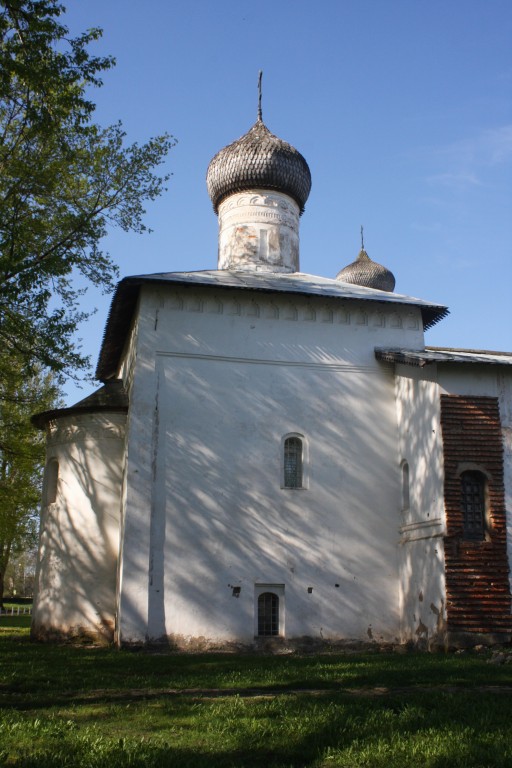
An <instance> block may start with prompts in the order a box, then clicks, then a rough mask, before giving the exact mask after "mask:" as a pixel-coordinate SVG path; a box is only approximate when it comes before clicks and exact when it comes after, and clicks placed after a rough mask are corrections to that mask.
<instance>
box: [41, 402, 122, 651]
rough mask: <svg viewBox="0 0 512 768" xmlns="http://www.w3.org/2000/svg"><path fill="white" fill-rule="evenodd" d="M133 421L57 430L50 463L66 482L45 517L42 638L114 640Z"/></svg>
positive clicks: (93, 417)
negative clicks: (127, 439)
mask: <svg viewBox="0 0 512 768" xmlns="http://www.w3.org/2000/svg"><path fill="white" fill-rule="evenodd" d="M125 419H126V417H125V415H124V414H118V413H111V414H82V415H74V416H66V417H62V418H60V419H57V420H56V421H55V422H53V423H52V424H51V427H50V433H49V435H48V440H47V461H48V462H50V461H57V462H58V482H57V494H56V498H55V501H54V502H53V503H51V504H45V499H44V498H43V508H42V512H41V528H40V549H39V559H38V564H37V574H36V594H35V599H34V608H33V618H32V631H33V634H34V636H36V637H40V638H45V637H51V636H52V634H64V635H66V634H72V635H73V634H84V633H85V634H87V635H92V636H102V637H104V638H106V639H109V640H111V639H112V637H113V632H114V621H115V594H116V569H117V557H118V550H119V515H120V490H121V478H122V472H123V455H124V453H123V451H124V429H125Z"/></svg>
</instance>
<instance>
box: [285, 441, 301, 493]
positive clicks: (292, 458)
mask: <svg viewBox="0 0 512 768" xmlns="http://www.w3.org/2000/svg"><path fill="white" fill-rule="evenodd" d="M283 466H284V482H283V485H284V487H285V488H302V440H301V439H300V437H287V438H286V440H285V441H284V464H283Z"/></svg>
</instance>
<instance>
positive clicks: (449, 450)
mask: <svg viewBox="0 0 512 768" xmlns="http://www.w3.org/2000/svg"><path fill="white" fill-rule="evenodd" d="M441 428H442V434H443V449H444V475H445V479H444V504H445V510H446V536H445V539H444V546H445V577H446V612H447V628H448V630H449V631H454V632H482V633H500V632H503V633H509V632H511V631H512V617H511V597H510V584H509V564H508V557H507V542H506V511H505V488H504V480H503V439H502V432H501V422H500V413H499V404H498V400H497V398H495V397H467V396H460V395H442V396H441ZM464 464H466V465H467V464H473V465H476V466H477V467H478V468H479V469H480V470H481V471H482V472H484V474H486V475H487V477H488V482H487V486H488V487H487V490H488V504H489V525H488V531H487V535H486V537H485V540H483V541H465V540H464V538H463V518H462V511H461V481H460V470H461V465H464Z"/></svg>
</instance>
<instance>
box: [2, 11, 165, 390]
mask: <svg viewBox="0 0 512 768" xmlns="http://www.w3.org/2000/svg"><path fill="white" fill-rule="evenodd" d="M64 11H65V9H64V7H63V6H61V5H60V4H58V3H57V2H56V1H55V0H0V345H1V351H0V380H1V379H2V378H3V376H4V375H5V373H6V371H8V368H9V361H8V358H9V355H10V354H11V353H12V354H16V356H19V357H20V358H21V359H22V360H23V361H24V364H25V368H26V370H31V371H34V366H37V365H38V364H42V365H43V366H45V367H47V368H49V369H51V370H53V371H54V372H55V373H56V374H57V375H59V374H61V373H62V372H64V371H67V372H69V371H70V370H73V369H76V368H83V367H84V366H85V365H86V362H87V361H86V360H85V359H84V357H83V356H82V355H81V353H80V351H79V350H77V349H76V348H75V346H74V341H73V334H74V332H75V330H76V327H77V324H78V323H79V322H80V321H81V320H83V319H84V317H85V316H86V315H87V312H84V310H83V309H81V308H80V300H81V298H82V292H83V291H82V290H79V289H77V287H76V285H77V279H76V278H77V277H79V276H81V277H83V278H85V279H86V282H88V283H89V284H93V285H95V286H101V287H103V288H104V289H105V290H109V289H110V288H111V286H112V281H113V278H114V277H115V276H116V267H115V265H114V263H113V262H112V260H111V258H110V256H109V255H108V254H107V253H105V252H103V251H102V249H101V247H100V246H101V240H102V238H103V237H104V235H105V234H106V232H107V230H108V228H109V227H111V226H119V227H121V228H122V229H123V230H126V231H130V230H131V231H135V232H143V231H144V230H145V229H146V227H145V224H144V221H143V217H144V213H145V210H144V205H145V203H146V201H148V200H154V199H155V198H156V197H157V196H158V195H160V194H161V192H162V190H163V188H164V184H165V181H166V179H167V177H166V176H163V177H162V176H161V175H159V174H158V173H157V172H156V170H155V169H157V167H158V166H159V165H160V164H161V163H162V162H163V160H164V158H165V156H166V154H167V152H168V150H169V149H170V147H171V146H172V143H173V142H172V139H171V138H170V137H169V136H167V135H163V136H158V137H156V138H152V139H150V140H149V141H147V143H145V144H142V145H138V144H131V145H126V143H125V134H124V132H123V129H122V126H121V124H120V123H118V124H115V125H112V126H108V127H101V126H99V125H97V124H96V123H95V122H94V120H93V118H94V109H95V107H94V104H93V103H92V101H91V100H90V99H89V98H88V94H89V93H91V90H93V89H94V88H97V87H100V86H101V85H102V81H101V74H102V73H103V72H105V71H106V70H108V69H109V68H110V67H112V66H113V65H114V61H113V59H112V58H111V57H97V56H93V55H91V53H90V52H89V50H88V48H89V46H90V44H91V43H93V42H94V41H95V40H97V39H98V38H99V37H100V35H101V31H100V30H98V29H91V30H88V31H87V32H85V33H83V34H81V35H80V36H78V37H75V38H69V37H68V30H67V28H66V27H65V26H64V24H63V23H62V22H61V17H62V15H63V13H64ZM82 303H83V300H82Z"/></svg>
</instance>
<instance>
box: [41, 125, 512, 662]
mask: <svg viewBox="0 0 512 768" xmlns="http://www.w3.org/2000/svg"><path fill="white" fill-rule="evenodd" d="M207 185H208V191H209V194H210V197H211V199H212V202H213V206H214V209H215V211H216V213H217V215H218V219H219V245H218V269H217V270H212V271H199V272H170V273H162V274H149V275H138V276H135V277H128V278H125V279H123V280H121V282H120V283H119V285H118V287H117V290H116V293H115V295H114V298H113V301H112V305H111V309H110V314H109V317H108V320H107V325H106V330H105V335H104V340H103V345H102V348H101V352H100V356H99V363H98V368H97V378H98V380H99V381H100V382H101V383H102V386H101V387H100V388H99V389H98V390H97V392H96V393H94V394H93V395H91V396H90V397H87V398H85V399H84V400H82V401H81V402H79V403H77V404H76V405H75V406H72V407H69V408H63V409H59V410H54V411H49V412H46V413H41V414H38V415H36V416H35V417H34V418H33V421H34V423H35V424H36V425H37V426H38V427H39V428H41V429H44V430H46V435H47V467H46V473H45V482H44V491H43V506H42V513H41V533H40V547H39V558H38V566H37V585H36V595H35V603H34V610H33V624H32V634H33V637H34V638H37V639H52V638H58V637H65V636H75V635H86V636H92V637H97V638H100V637H102V638H105V639H107V640H109V641H114V642H116V643H117V644H132V643H153V642H166V643H168V644H170V645H171V646H172V647H177V648H184V649H186V648H191V649H192V648H225V647H230V646H231V647H235V648H236V647H240V648H242V647H258V646H261V645H262V646H263V647H265V645H271V646H272V645H275V646H276V647H280V646H282V647H287V646H290V647H293V646H294V645H295V646H296V647H300V644H301V643H303V642H319V643H321V642H330V643H336V642H340V643H341V642H345V641H354V640H357V641H366V642H375V643H380V642H386V643H388V642H389V643H405V642H408V641H412V642H414V643H418V644H420V645H421V646H422V647H429V646H431V645H433V644H438V645H445V646H457V645H461V644H468V643H469V644H476V643H480V642H496V641H506V640H510V638H511V636H512V616H511V593H510V558H511V555H512V519H511V515H512V355H511V354H506V353H502V354H501V353H496V352H483V351H471V350H455V349H439V348H433V347H428V346H427V347H426V346H425V342H424V331H425V330H427V329H428V328H430V327H431V326H433V325H434V324H436V323H438V322H440V321H441V320H442V319H443V317H444V316H445V315H446V314H447V309H446V307H444V306H441V305H439V304H435V303H433V302H431V301H426V300H421V299H418V298H413V297H411V296H404V295H401V294H398V293H394V285H395V280H394V277H393V275H392V274H391V272H389V270H387V269H386V268H385V267H383V266H380V265H379V264H376V263H375V262H373V261H372V260H371V259H370V258H369V256H368V254H367V253H366V251H365V250H364V248H362V250H361V252H360V254H359V256H358V258H357V259H356V261H354V262H353V263H352V264H349V265H348V266H347V267H345V268H344V269H343V270H341V272H340V273H339V274H338V275H337V277H336V278H326V277H319V276H315V275H309V274H304V273H302V272H300V267H299V221H300V215H301V213H302V212H303V210H304V207H305V204H306V201H307V198H308V195H309V191H310V187H311V175H310V171H309V168H308V165H307V163H306V161H305V159H304V158H303V157H302V155H301V154H300V153H299V152H298V151H297V150H296V149H294V148H293V147H292V146H290V145H289V144H288V143H286V142H285V141H283V140H281V139H279V138H278V137H276V136H274V135H273V134H272V133H270V131H269V130H268V129H267V127H266V126H265V124H264V123H263V121H262V119H261V111H260V113H259V116H258V119H257V121H256V123H255V124H254V126H253V127H252V128H251V129H250V130H249V131H248V133H246V134H245V135H244V136H242V137H241V138H240V139H238V140H237V141H235V142H234V143H232V144H230V145H229V146H227V147H225V148H224V149H222V150H221V151H220V152H219V153H218V154H217V155H216V156H215V157H214V158H213V160H212V161H211V163H210V165H209V168H208V174H207Z"/></svg>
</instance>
